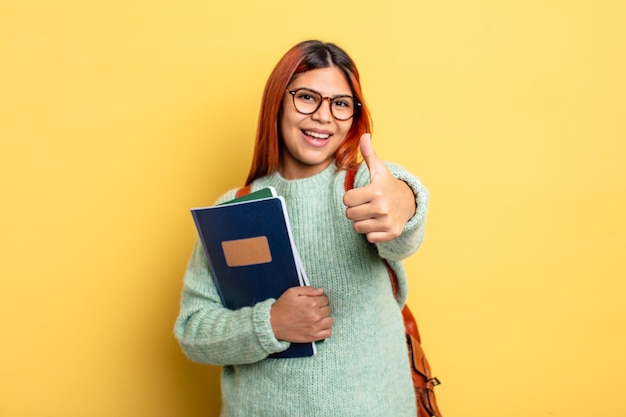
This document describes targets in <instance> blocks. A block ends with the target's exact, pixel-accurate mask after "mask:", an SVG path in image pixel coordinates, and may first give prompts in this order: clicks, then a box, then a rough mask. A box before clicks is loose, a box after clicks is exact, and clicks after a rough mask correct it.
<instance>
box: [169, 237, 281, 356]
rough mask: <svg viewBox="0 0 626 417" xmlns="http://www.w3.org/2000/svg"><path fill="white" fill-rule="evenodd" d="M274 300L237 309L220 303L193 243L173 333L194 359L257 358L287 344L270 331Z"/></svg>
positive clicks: (183, 348)
mask: <svg viewBox="0 0 626 417" xmlns="http://www.w3.org/2000/svg"><path fill="white" fill-rule="evenodd" d="M273 302H274V300H266V301H263V302H261V303H258V304H257V305H255V306H253V307H245V308H242V309H239V310H237V311H232V310H229V309H227V308H225V307H223V306H222V304H221V301H220V299H219V295H218V294H217V290H216V288H215V286H214V284H213V280H212V277H211V275H210V273H209V271H208V266H207V263H206V257H205V256H204V253H203V251H202V247H201V245H199V244H196V247H195V249H194V252H193V255H192V258H191V260H190V262H189V266H188V268H187V271H186V274H185V287H184V290H183V296H182V300H181V309H180V314H179V317H178V319H177V321H176V325H175V335H176V337H177V339H178V341H179V343H180V346H181V348H182V350H183V351H184V352H185V354H186V355H187V356H188V357H189V358H190V359H191V360H193V361H196V362H201V363H208V364H215V365H234V364H243V363H253V362H257V361H260V360H262V359H264V358H266V357H267V356H268V355H269V354H271V353H275V352H280V351H282V350H285V349H286V348H287V347H288V346H289V343H286V342H281V341H278V340H277V339H276V338H275V337H274V334H273V332H272V328H271V325H270V308H271V305H272V304H273Z"/></svg>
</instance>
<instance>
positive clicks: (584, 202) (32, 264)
mask: <svg viewBox="0 0 626 417" xmlns="http://www.w3.org/2000/svg"><path fill="white" fill-rule="evenodd" d="M624 22H626V3H625V2H623V1H609V0H605V1H601V0H588V1H565V0H563V1H556V0H552V1H550V0H547V1H546V0H530V1H529V0H526V1H522V0H519V1H513V0H504V1H494V0H476V1H460V0H459V1H442V2H431V1H422V0H419V1H413V0H406V1H373V2H363V1H356V0H350V1H347V0H346V1H334V0H332V1H331V0H319V1H315V2H293V1H284V0H281V1H274V2H271V1H270V2H268V1H266V0H259V1H248V2H240V1H228V2H226V1H224V2H218V1H208V0H207V1H199V0H182V1H163V0H150V1H147V0H130V1H129V0H123V1H122V0H115V1H113V0H107V1H105V0H86V1H70V0H56V1H47V0H23V1H15V2H13V1H8V0H4V1H2V3H0V120H1V122H0V139H1V147H0V155H1V156H0V174H1V177H0V178H1V183H0V185H1V188H0V192H1V196H2V204H1V205H0V239H1V241H0V245H1V246H0V256H1V263H0V278H1V281H0V317H1V318H2V327H1V330H0V352H1V354H0V416H2V417H5V416H6V417H39V416H63V417H84V416H92V417H100V416H102V417H104V416H134V417H137V416H145V417H154V416H176V417H186V416H189V417H192V416H217V414H218V410H219V374H218V373H219V371H218V369H217V368H213V367H208V366H201V365H196V364H193V363H191V362H190V361H188V360H187V359H186V358H185V357H184V356H183V355H182V354H181V352H180V350H179V348H178V346H177V344H176V342H175V340H174V338H173V335H172V326H173V322H174V319H175V317H176V314H177V309H178V302H179V294H180V289H181V285H182V282H181V277H182V273H183V271H184V268H185V265H186V262H187V258H188V256H189V253H190V250H191V247H192V244H193V241H194V238H195V230H194V227H193V222H192V220H191V217H190V214H189V212H188V209H189V208H190V207H192V206H199V205H205V204H210V203H212V202H213V200H214V199H215V198H216V197H217V196H218V195H219V194H221V193H222V192H223V191H225V190H226V189H227V188H231V187H235V186H238V185H241V184H242V183H243V181H244V178H245V175H246V173H247V169H248V166H249V163H250V156H251V151H252V141H253V135H254V131H255V127H256V115H257V111H258V106H259V100H260V95H261V91H262V88H263V84H264V82H265V80H266V78H267V76H268V75H269V72H270V70H271V68H272V67H273V65H274V64H275V62H276V61H277V60H278V59H279V57H280V56H281V55H282V54H283V53H284V52H285V51H286V49H287V48H289V47H290V46H292V45H293V44H295V43H296V42H298V41H300V40H304V39H307V38H321V39H323V40H327V41H335V42H337V43H339V44H340V45H341V46H343V47H345V48H346V49H347V50H348V52H350V53H351V54H352V55H353V57H354V58H355V60H356V61H357V64H358V65H359V68H360V70H361V72H362V79H363V80H362V81H363V88H364V90H365V94H366V97H367V99H368V102H369V104H370V107H371V109H372V112H373V116H374V125H375V127H374V135H373V138H374V141H375V142H374V144H375V148H376V149H377V151H378V153H379V154H380V155H381V156H382V157H383V158H384V159H388V160H394V161H396V162H398V163H400V164H402V165H404V166H406V167H407V168H408V169H410V170H411V171H412V172H414V173H416V174H417V175H418V176H420V178H421V179H422V180H423V182H424V183H425V184H426V185H427V186H428V188H429V189H430V191H431V200H432V201H431V205H430V212H429V218H428V227H427V235H426V241H425V244H424V246H423V248H422V249H421V250H420V252H418V254H417V255H415V256H413V257H412V258H410V259H409V260H408V261H407V262H406V265H407V268H408V270H409V273H410V276H411V279H412V281H411V290H412V291H411V296H410V305H411V306H412V307H413V309H414V311H415V313H416V315H417V316H418V321H419V322H420V325H421V329H422V333H423V338H424V348H425V350H426V353H427V355H428V357H429V358H430V361H431V365H432V367H433V369H434V371H435V374H436V375H437V376H439V377H440V378H441V379H442V380H443V384H442V385H441V386H440V387H438V388H437V392H438V398H439V401H440V405H441V408H442V410H443V411H444V412H445V415H446V416H448V417H452V416H458V417H476V416H482V417H502V416H506V417H517V416H520V417H521V416H524V417H526V416H553V417H579V416H580V417H583V416H585V417H587V416H598V417H602V416H621V415H626V396H624V388H625V387H626V359H625V356H626V355H625V354H624V352H626V331H625V330H626V307H625V304H626V303H625V302H624V295H625V292H626V284H625V283H624V278H625V277H626V266H625V262H626V260H625V258H626V256H625V255H626V253H625V247H626V238H625V235H626V220H625V216H626V122H625V120H626V99H625V97H626V81H625V79H626V78H625V76H624V74H626V29H625V28H626V25H625V24H624Z"/></svg>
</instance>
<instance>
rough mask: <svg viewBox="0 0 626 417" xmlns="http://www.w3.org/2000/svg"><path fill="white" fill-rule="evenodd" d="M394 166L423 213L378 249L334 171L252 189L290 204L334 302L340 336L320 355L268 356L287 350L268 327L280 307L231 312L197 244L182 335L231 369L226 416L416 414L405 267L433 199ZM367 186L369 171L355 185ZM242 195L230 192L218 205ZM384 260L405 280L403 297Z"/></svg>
mask: <svg viewBox="0 0 626 417" xmlns="http://www.w3.org/2000/svg"><path fill="white" fill-rule="evenodd" d="M387 166H388V167H389V169H390V170H391V172H392V174H393V175H394V176H395V177H396V178H399V179H402V180H404V181H406V182H407V183H408V184H409V185H410V186H411V188H412V189H413V191H414V193H415V194H416V196H417V203H418V204H417V212H416V214H415V215H414V216H413V218H412V219H411V220H410V221H409V222H408V223H407V225H406V227H405V230H404V232H403V233H402V235H401V236H399V237H398V238H396V239H394V240H393V241H390V242H385V243H381V244H376V245H374V244H371V243H369V242H367V240H366V239H365V236H363V235H361V234H358V233H356V232H355V231H354V230H353V228H352V223H351V222H350V221H349V220H348V219H347V218H346V217H345V206H344V205H343V203H342V198H343V195H344V193H345V191H344V179H345V171H337V169H336V167H335V165H334V164H331V165H330V166H329V167H328V168H327V169H325V170H324V171H323V172H321V173H319V174H317V175H315V176H312V177H309V178H305V179H300V180H291V181H288V180H285V179H283V178H282V177H281V176H280V175H279V174H278V173H277V172H276V173H274V174H271V175H269V176H266V177H263V178H259V179H257V180H256V181H254V183H253V187H252V190H253V191H254V190H257V189H260V188H263V187H266V186H273V187H275V188H276V191H277V193H278V195H282V196H284V197H285V200H286V204H287V209H288V214H289V219H290V221H291V227H292V232H293V237H294V240H295V242H296V246H297V248H298V251H299V252H300V255H301V258H302V262H303V264H304V267H305V269H306V272H307V275H308V277H309V280H310V282H311V285H312V286H314V287H320V288H323V289H324V292H325V294H326V295H327V296H328V298H329V300H330V305H331V309H332V313H331V315H332V317H333V319H334V323H335V324H334V326H333V334H332V336H331V337H330V338H329V339H328V340H326V341H324V342H320V343H317V355H315V356H312V357H309V358H292V359H272V358H267V356H268V355H269V354H271V353H274V352H280V351H282V350H284V349H286V348H287V347H288V346H289V343H288V342H284V341H279V340H277V339H276V338H275V337H274V334H273V332H272V329H271V326H270V321H269V317H270V307H271V305H272V303H273V302H274V301H275V300H273V299H270V300H266V301H263V302H260V303H258V304H257V305H255V306H254V307H250V308H242V309H240V310H237V311H231V310H227V309H226V308H224V307H223V306H222V304H221V302H220V298H219V296H218V294H217V292H216V289H215V286H214V284H213V280H212V278H211V275H210V274H211V273H210V271H209V269H208V266H207V259H206V256H205V254H204V251H203V249H202V246H201V244H200V243H196V245H195V248H194V250H193V253H192V256H191V259H190V261H189V265H188V267H187V271H186V274H185V283H184V289H183V294H182V301H181V309H180V315H179V317H178V320H177V321H176V326H175V334H176V337H177V339H178V340H179V343H180V345H181V347H182V349H183V351H184V352H185V354H186V355H187V356H188V357H189V358H190V359H191V360H193V361H196V362H201V363H206V364H214V365H223V371H222V412H221V416H222V417H253V416H263V417H265V416H267V417H280V416H285V417H295V416H304V417H316V416H319V417H329V416H340V417H349V416H355V417H356V416H358V417H374V416H377V417H405V416H406V417H414V416H415V415H416V411H415V397H414V393H413V388H412V382H411V375H410V369H409V361H408V356H407V350H406V345H405V340H404V327H403V322H402V316H401V309H400V307H401V306H402V305H403V304H404V302H405V299H406V294H407V282H406V275H405V272H404V269H403V267H402V264H401V263H400V261H401V260H402V259H404V258H406V257H408V256H409V255H411V254H412V253H413V252H415V251H416V250H417V248H418V247H419V246H420V244H421V242H422V238H423V235H424V220H425V214H426V204H427V198H428V196H427V192H426V190H425V189H424V187H422V185H421V184H420V182H419V181H418V179H417V178H415V177H414V176H412V175H410V174H409V173H407V172H406V171H405V170H404V169H402V168H400V167H399V166H397V165H394V164H387ZM368 182H369V174H368V171H367V167H366V166H365V165H364V164H363V165H362V166H361V169H359V172H358V174H357V177H356V181H355V186H356V187H360V186H363V185H365V184H366V183H368ZM234 194H235V190H231V191H229V192H227V193H226V194H224V195H223V196H222V197H220V199H219V200H218V202H223V201H227V200H230V199H232V198H234ZM381 257H383V258H385V259H387V260H388V261H389V262H390V264H391V266H392V267H393V268H394V269H395V271H396V273H397V276H398V284H399V292H398V295H397V297H396V298H394V296H393V293H392V288H391V284H390V281H389V276H388V274H387V272H386V270H385V266H384V264H383V263H382V262H381V259H380V258H381Z"/></svg>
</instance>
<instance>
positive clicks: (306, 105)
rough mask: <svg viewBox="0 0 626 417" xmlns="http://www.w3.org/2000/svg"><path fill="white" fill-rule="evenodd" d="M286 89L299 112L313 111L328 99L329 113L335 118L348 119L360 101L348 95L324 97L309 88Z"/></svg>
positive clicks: (308, 112) (307, 112) (311, 112)
mask: <svg viewBox="0 0 626 417" xmlns="http://www.w3.org/2000/svg"><path fill="white" fill-rule="evenodd" d="M286 90H287V92H288V93H289V94H291V97H292V98H293V106H294V107H295V108H296V111H297V112H298V113H301V114H313V113H315V112H316V111H317V110H318V109H319V108H320V107H321V106H322V103H323V102H324V100H328V103H329V104H330V113H331V114H332V115H333V117H334V118H335V119H337V120H348V119H350V118H351V117H352V116H354V113H356V111H357V109H358V108H359V107H361V103H359V102H358V100H357V99H355V98H354V97H352V96H348V95H341V96H335V97H324V96H322V95H321V94H320V93H318V92H317V91H313V90H309V89H308V88H298V89H296V90H290V89H288V88H287V89H286Z"/></svg>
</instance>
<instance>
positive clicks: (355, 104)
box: [285, 88, 361, 122]
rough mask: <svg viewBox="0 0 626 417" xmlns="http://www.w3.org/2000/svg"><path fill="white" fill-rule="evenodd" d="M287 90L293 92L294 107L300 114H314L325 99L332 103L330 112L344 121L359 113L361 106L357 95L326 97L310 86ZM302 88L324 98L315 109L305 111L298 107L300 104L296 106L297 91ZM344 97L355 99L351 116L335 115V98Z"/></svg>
mask: <svg viewBox="0 0 626 417" xmlns="http://www.w3.org/2000/svg"><path fill="white" fill-rule="evenodd" d="M285 90H286V91H287V92H288V93H289V94H291V101H292V103H293V108H294V109H296V111H297V112H298V113H300V114H307V115H308V114H313V113H315V112H316V111H318V110H319V109H320V107H322V103H323V102H324V100H328V103H329V104H330V107H329V108H330V114H332V115H333V117H334V118H335V119H337V120H341V121H342V122H343V121H346V120H350V119H351V118H353V117H354V115H355V114H356V113H357V111H358V110H359V109H360V108H361V103H360V102H359V100H357V99H356V98H355V97H352V96H350V95H347V94H344V95H340V96H335V97H324V96H323V95H321V94H320V93H318V92H317V91H315V90H311V89H310V88H296V89H295V90H290V89H288V88H286V89H285ZM302 90H306V91H310V92H312V93H315V94H317V95H318V96H320V97H321V98H322V99H321V100H320V102H319V103H318V105H317V107H316V108H315V109H314V110H313V111H310V112H303V111H301V110H300V109H298V106H296V93H297V92H298V91H302ZM342 98H351V99H352V100H354V111H353V112H352V114H351V115H350V116H349V117H346V118H345V119H342V118H340V117H337V116H335V112H333V106H332V104H333V102H334V101H335V100H338V99H342Z"/></svg>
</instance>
